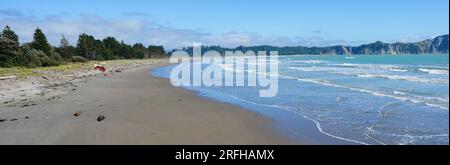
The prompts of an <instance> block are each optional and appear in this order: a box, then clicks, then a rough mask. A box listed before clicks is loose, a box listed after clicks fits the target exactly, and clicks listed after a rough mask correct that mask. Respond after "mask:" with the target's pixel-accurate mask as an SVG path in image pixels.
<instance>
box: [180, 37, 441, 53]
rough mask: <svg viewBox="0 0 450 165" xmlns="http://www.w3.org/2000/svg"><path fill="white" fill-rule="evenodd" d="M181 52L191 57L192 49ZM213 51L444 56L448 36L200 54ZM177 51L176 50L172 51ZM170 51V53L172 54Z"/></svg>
mask: <svg viewBox="0 0 450 165" xmlns="http://www.w3.org/2000/svg"><path fill="white" fill-rule="evenodd" d="M182 50H184V51H186V52H188V53H189V54H191V55H192V47H187V48H183V49H182ZM210 50H214V51H218V52H220V53H221V54H225V51H242V52H246V51H248V50H252V51H278V54H280V55H321V54H327V55H358V54H367V55H378V54H390V55H394V54H446V53H448V34H446V35H441V36H437V37H435V38H434V39H427V40H424V41H420V42H415V43H401V42H397V43H383V42H381V41H377V42H374V43H370V44H364V45H360V46H343V45H337V46H328V47H305V46H285V47H276V46H269V45H262V46H249V47H246V46H239V47H236V48H224V47H220V46H202V53H204V52H207V51H210ZM173 51H177V49H175V50H173ZM173 51H172V52H173Z"/></svg>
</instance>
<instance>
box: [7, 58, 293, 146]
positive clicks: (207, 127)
mask: <svg viewBox="0 0 450 165" xmlns="http://www.w3.org/2000/svg"><path fill="white" fill-rule="evenodd" d="M162 61H163V60H160V61H159V62H158V63H157V64H146V65H143V66H139V67H135V68H133V69H127V70H125V71H124V73H115V74H113V75H108V76H97V77H95V78H92V80H88V81H79V82H73V84H74V85H75V86H76V88H74V89H76V90H73V89H71V88H72V86H69V87H66V88H64V89H63V90H62V91H63V92H62V93H60V94H55V96H52V97H50V98H49V99H36V100H33V104H32V105H29V106H25V107H22V106H14V107H5V105H2V111H0V115H1V118H0V119H2V120H4V121H2V122H0V144H300V142H299V141H297V140H294V139H291V138H289V137H286V136H284V135H282V134H279V133H278V132H277V128H274V127H275V124H274V121H273V120H272V119H270V118H268V117H266V116H264V115H261V114H259V113H257V112H252V111H248V110H246V109H243V108H240V107H238V106H234V105H231V104H228V103H224V102H219V101H216V100H212V99H207V98H203V97H201V96H198V95H196V94H195V93H194V92H192V91H189V90H186V89H182V88H176V87H173V86H171V85H170V82H169V80H167V79H164V78H159V77H155V76H152V75H151V74H150V73H149V72H150V70H151V69H153V68H156V67H161V66H164V65H168V62H162ZM77 112H80V115H79V116H74V113H77ZM99 115H103V116H105V119H104V120H102V121H101V122H99V121H97V120H96V119H97V116H99Z"/></svg>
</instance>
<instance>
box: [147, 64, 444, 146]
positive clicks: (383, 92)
mask: <svg viewBox="0 0 450 165" xmlns="http://www.w3.org/2000/svg"><path fill="white" fill-rule="evenodd" d="M173 67H174V65H171V66H166V67H161V68H157V69H154V70H153V71H152V74H153V75H155V76H159V77H164V78H169V76H170V75H169V74H170V71H171V69H172V68H173ZM221 67H222V69H223V70H224V72H227V71H230V70H231V68H227V66H225V65H221ZM278 67H279V69H278V75H277V76H278V78H279V80H278V81H279V82H278V83H279V84H278V86H279V88H278V94H277V96H275V97H269V98H264V97H258V92H259V89H258V88H257V87H202V86H200V87H185V88H186V89H189V90H193V91H196V92H198V94H199V95H201V96H204V97H209V98H213V99H216V100H219V101H223V102H227V103H231V104H235V105H237V106H241V107H243V108H245V109H249V110H253V111H256V112H259V113H261V114H263V115H266V116H268V117H272V118H273V119H274V120H275V123H277V127H278V128H280V133H285V134H286V135H288V136H291V137H293V138H296V139H302V141H303V142H304V141H307V143H311V144H382V145H383V144H414V145H420V144H444V145H448V144H449V138H448V134H449V56H448V55H353V56H336V55H320V56H317V55H311V56H309V55H298V56H279V58H278ZM245 72H249V71H248V70H245V71H244V72H240V73H236V74H245ZM250 72H252V71H250ZM305 123H309V125H311V127H313V128H310V127H305V125H308V124H305Z"/></svg>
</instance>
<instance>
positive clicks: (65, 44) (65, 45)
mask: <svg viewBox="0 0 450 165" xmlns="http://www.w3.org/2000/svg"><path fill="white" fill-rule="evenodd" d="M56 52H57V53H59V54H60V55H61V57H62V58H63V59H64V60H66V61H70V60H71V59H72V57H73V56H75V55H76V48H75V47H73V46H72V45H70V44H69V40H68V39H67V38H66V37H65V36H64V35H63V36H62V37H61V40H60V42H59V47H58V48H56Z"/></svg>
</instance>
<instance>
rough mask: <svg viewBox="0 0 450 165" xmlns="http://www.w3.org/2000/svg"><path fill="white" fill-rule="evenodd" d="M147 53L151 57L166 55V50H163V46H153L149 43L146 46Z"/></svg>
mask: <svg viewBox="0 0 450 165" xmlns="http://www.w3.org/2000/svg"><path fill="white" fill-rule="evenodd" d="M147 50H148V53H149V55H150V56H151V57H153V56H164V55H166V51H165V50H164V47H163V46H154V45H150V46H148V48H147Z"/></svg>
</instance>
